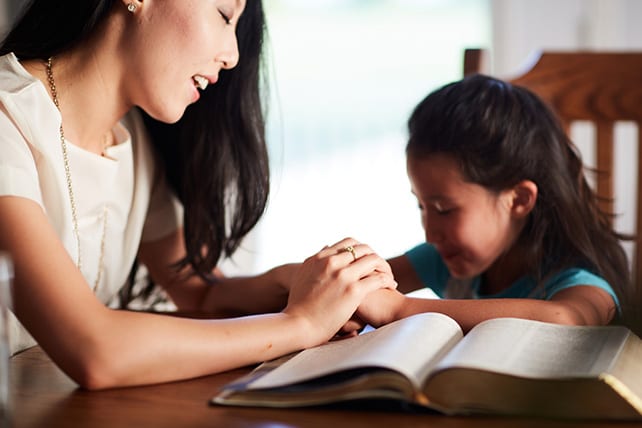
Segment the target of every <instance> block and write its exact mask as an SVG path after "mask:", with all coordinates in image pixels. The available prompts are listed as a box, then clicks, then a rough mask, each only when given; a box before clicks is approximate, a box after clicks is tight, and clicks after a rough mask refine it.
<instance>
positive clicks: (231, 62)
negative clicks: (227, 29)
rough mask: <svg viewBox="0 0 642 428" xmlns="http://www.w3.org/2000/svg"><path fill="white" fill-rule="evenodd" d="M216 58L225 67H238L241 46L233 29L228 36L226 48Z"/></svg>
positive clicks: (227, 68)
mask: <svg viewBox="0 0 642 428" xmlns="http://www.w3.org/2000/svg"><path fill="white" fill-rule="evenodd" d="M216 60H217V61H218V62H220V63H221V64H223V68H224V69H226V70H229V69H231V68H234V67H236V65H237V64H238V62H239V46H238V40H237V39H236V33H235V32H234V31H231V36H229V37H228V39H227V42H226V43H225V45H224V48H223V49H222V50H221V52H220V53H219V54H218V56H217V57H216Z"/></svg>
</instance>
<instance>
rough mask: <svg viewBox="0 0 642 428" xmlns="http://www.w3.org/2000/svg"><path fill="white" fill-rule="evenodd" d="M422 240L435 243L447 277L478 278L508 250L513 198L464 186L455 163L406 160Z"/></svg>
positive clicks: (513, 229) (514, 226)
mask: <svg viewBox="0 0 642 428" xmlns="http://www.w3.org/2000/svg"><path fill="white" fill-rule="evenodd" d="M407 167H408V176H409V178H410V182H411V186H412V191H413V193H414V194H415V196H416V197H417V200H418V202H419V208H420V210H421V220H422V223H423V227H424V230H425V233H426V241H427V242H429V243H431V244H433V245H434V246H435V247H436V249H437V251H438V252H439V254H440V255H441V257H442V259H443V260H444V262H445V263H446V265H447V266H448V269H449V271H450V273H451V275H452V276H453V277H455V278H459V279H465V278H471V277H474V276H476V275H480V274H482V273H483V272H486V271H487V270H488V269H489V268H491V267H492V266H493V264H494V263H495V261H497V260H498V259H499V257H500V256H502V255H504V253H505V252H506V251H507V250H508V249H509V248H510V247H511V246H512V244H513V243H514V241H515V240H516V238H517V236H518V233H519V230H520V228H521V226H520V225H521V223H519V222H518V221H517V220H515V219H514V218H513V214H512V213H513V209H512V208H513V204H514V194H513V192H512V191H510V190H509V191H504V192H501V193H499V194H495V193H491V192H490V191H488V190H487V189H486V188H484V187H482V186H480V185H478V184H474V183H470V182H466V181H464V179H463V177H462V175H461V173H460V170H459V167H458V165H457V163H456V162H455V160H454V159H453V158H452V157H451V156H448V155H441V154H435V155H430V156H429V157H426V158H422V159H408V161H407Z"/></svg>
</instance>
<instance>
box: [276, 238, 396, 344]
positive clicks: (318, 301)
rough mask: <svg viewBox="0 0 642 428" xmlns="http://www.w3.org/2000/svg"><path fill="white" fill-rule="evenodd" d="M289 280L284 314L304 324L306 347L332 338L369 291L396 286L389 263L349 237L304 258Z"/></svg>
mask: <svg viewBox="0 0 642 428" xmlns="http://www.w3.org/2000/svg"><path fill="white" fill-rule="evenodd" d="M292 279H293V281H292V285H291V289H290V295H289V298H288V304H287V307H286V308H285V309H284V311H283V312H284V313H286V314H289V315H292V316H295V317H299V318H300V319H301V320H303V321H304V323H305V324H306V327H307V329H308V331H309V343H308V344H307V346H315V345H318V344H320V343H323V342H325V341H327V340H328V339H330V338H331V337H332V336H334V335H335V333H337V332H338V331H339V330H340V329H341V328H342V326H344V325H345V324H346V323H347V321H348V320H349V319H350V317H351V316H352V315H353V313H354V312H355V310H356V309H357V307H358V306H359V304H360V303H361V302H362V301H363V299H364V298H365V297H366V296H367V295H368V294H369V293H370V292H372V291H374V290H379V289H382V288H390V289H394V288H395V287H396V286H397V283H396V282H395V281H394V279H393V277H392V271H391V270H390V266H389V265H388V263H387V262H386V261H385V260H384V259H382V258H381V257H379V256H378V255H376V254H375V253H374V252H373V251H372V249H370V247H368V246H367V245H364V244H360V243H358V242H357V241H355V240H354V239H351V238H346V239H344V240H342V241H340V242H338V243H336V244H334V245H332V246H330V247H325V248H323V249H322V250H321V251H319V252H318V253H317V254H315V255H313V256H312V257H309V258H308V259H306V260H305V262H304V263H303V264H302V265H300V266H299V268H298V269H297V271H296V272H295V273H294V275H293V277H292Z"/></svg>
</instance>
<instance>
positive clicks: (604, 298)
mask: <svg viewBox="0 0 642 428" xmlns="http://www.w3.org/2000/svg"><path fill="white" fill-rule="evenodd" d="M421 312H440V313H443V314H446V315H448V316H449V317H451V318H453V319H454V320H455V321H457V322H458V323H459V325H460V326H461V327H462V329H463V330H464V331H468V330H470V329H471V328H473V327H474V326H475V325H477V324H479V323H480V322H482V321H485V320H488V319H491V318H501V317H516V318H526V319H532V320H539V321H546V322H552V323H557V324H569V325H605V324H608V323H609V321H611V319H612V318H613V316H614V314H615V303H614V301H613V298H612V297H611V296H610V295H609V294H608V293H607V292H606V291H604V290H602V289H601V288H598V287H593V286H589V285H586V286H584V285H578V286H575V287H571V288H566V289H564V290H562V291H559V292H558V293H556V294H555V295H554V296H553V297H552V298H551V300H536V299H479V300H473V299H416V298H410V297H407V296H404V295H403V294H401V293H399V292H397V291H395V290H379V291H375V292H373V293H371V294H370V295H369V296H368V297H367V298H366V299H365V300H364V302H363V303H362V304H361V305H360V306H359V309H358V311H357V314H358V315H359V316H360V317H361V318H362V319H364V320H365V321H367V322H368V323H370V324H372V325H374V326H379V325H382V324H387V323H389V322H391V321H394V320H397V319H400V318H404V317H407V316H410V315H413V314H417V313H421Z"/></svg>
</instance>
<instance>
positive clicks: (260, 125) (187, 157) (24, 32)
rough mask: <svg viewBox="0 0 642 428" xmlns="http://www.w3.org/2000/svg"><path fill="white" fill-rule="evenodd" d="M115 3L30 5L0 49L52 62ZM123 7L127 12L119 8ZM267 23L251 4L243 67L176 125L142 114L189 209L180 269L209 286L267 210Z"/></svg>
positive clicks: (34, 1)
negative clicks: (264, 67) (263, 97)
mask: <svg viewBox="0 0 642 428" xmlns="http://www.w3.org/2000/svg"><path fill="white" fill-rule="evenodd" d="M114 3H115V0H64V1H53V0H31V1H30V2H29V3H28V4H27V5H26V6H25V8H24V9H23V11H22V13H21V14H20V16H19V17H18V19H17V20H16V21H15V24H14V26H13V28H12V29H11V30H10V32H9V33H8V35H7V36H6V38H5V40H4V41H3V42H2V44H1V45H0V54H7V53H9V52H14V53H15V54H16V56H17V57H18V58H20V59H21V60H23V59H36V58H38V59H42V60H45V59H47V58H49V57H50V56H55V55H57V54H59V53H61V52H64V51H66V50H67V49H70V48H72V47H74V46H75V45H76V44H77V43H79V42H81V41H83V40H85V39H87V38H88V37H89V36H91V35H92V34H93V32H94V31H96V29H97V28H98V26H99V25H100V24H101V23H102V22H103V21H104V20H105V18H106V17H107V15H108V13H109V12H110V10H111V8H112V7H120V6H121V5H115V4H114ZM122 7H124V6H122ZM264 27H265V19H264V14H263V8H262V4H261V1H260V0H248V1H247V5H246V7H245V10H244V12H243V14H242V16H241V18H240V19H239V22H238V25H237V38H238V47H239V57H240V58H239V63H238V65H237V66H236V67H235V68H234V69H232V70H222V71H221V73H220V76H219V81H218V82H217V83H216V84H215V85H210V86H208V88H207V89H206V90H205V91H203V92H202V94H201V99H200V100H199V101H198V102H197V103H195V104H193V105H191V106H189V107H188V108H187V110H186V111H185V114H184V116H183V117H182V118H181V119H180V120H179V121H178V122H177V123H175V124H171V125H170V124H164V123H161V122H158V121H156V120H154V119H152V118H151V117H149V116H148V115H146V114H144V121H145V124H146V127H147V128H148V131H149V134H150V136H151V139H152V144H153V145H154V147H155V149H156V150H157V152H158V154H159V158H160V159H162V161H163V164H164V168H165V171H166V175H167V178H168V181H169V183H170V185H171V186H172V188H173V189H174V190H175V192H176V194H177V195H178V197H179V199H180V200H181V202H182V203H183V205H184V208H185V210H184V213H185V214H184V227H185V246H186V248H187V255H186V257H185V258H184V259H183V260H178V261H177V266H179V267H185V266H188V265H191V267H192V271H193V273H195V274H197V275H199V276H201V277H202V278H205V279H206V280H212V279H213V277H212V275H211V273H212V270H213V269H214V268H215V266H216V264H217V262H218V261H219V259H220V258H221V257H226V256H230V255H232V253H233V252H234V251H235V250H236V249H237V248H238V246H239V244H240V242H241V240H242V238H243V237H244V236H245V235H246V234H247V233H248V232H249V231H250V230H251V229H252V228H253V227H254V226H255V225H256V223H257V222H258V220H259V219H260V217H261V215H262V214H263V212H264V210H265V206H266V204H267V198H268V192H269V166H268V156H267V148H266V143H265V132H264V128H265V122H264V116H263V110H262V104H261V94H260V91H261V89H262V88H261V83H262V82H261V79H260V77H261V74H260V71H261V70H260V64H261V59H262V58H261V51H262V45H263V34H264V31H265V28H264Z"/></svg>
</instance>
